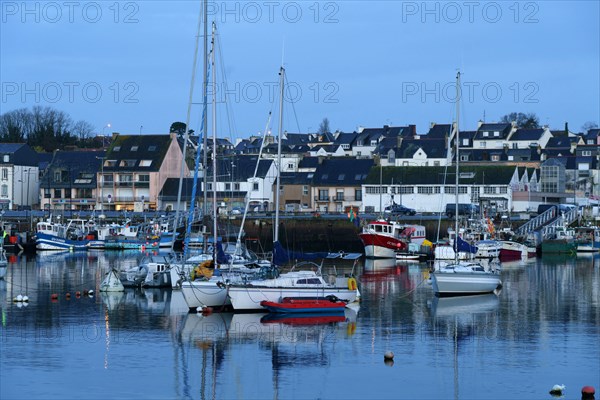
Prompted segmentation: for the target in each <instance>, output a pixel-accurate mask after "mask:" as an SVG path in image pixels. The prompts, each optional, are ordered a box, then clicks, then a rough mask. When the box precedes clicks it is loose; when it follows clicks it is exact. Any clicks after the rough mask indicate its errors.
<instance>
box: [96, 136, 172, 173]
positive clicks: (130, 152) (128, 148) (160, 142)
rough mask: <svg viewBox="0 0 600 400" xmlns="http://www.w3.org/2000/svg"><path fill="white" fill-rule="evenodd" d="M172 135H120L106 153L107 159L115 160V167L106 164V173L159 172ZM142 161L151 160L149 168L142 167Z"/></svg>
mask: <svg viewBox="0 0 600 400" xmlns="http://www.w3.org/2000/svg"><path fill="white" fill-rule="evenodd" d="M170 143H171V136H170V135H118V136H117V137H116V138H114V139H113V141H112V143H111V145H110V147H109V149H108V150H107V152H106V159H107V161H108V160H114V161H115V164H114V166H109V165H107V163H105V164H104V171H105V172H115V171H118V172H132V171H136V172H144V171H147V172H157V171H158V170H159V169H160V167H161V165H162V163H163V160H164V158H165V156H166V154H167V150H168V149H169V144H170ZM142 160H150V161H151V163H150V165H149V166H144V167H143V166H140V162H141V161H142Z"/></svg>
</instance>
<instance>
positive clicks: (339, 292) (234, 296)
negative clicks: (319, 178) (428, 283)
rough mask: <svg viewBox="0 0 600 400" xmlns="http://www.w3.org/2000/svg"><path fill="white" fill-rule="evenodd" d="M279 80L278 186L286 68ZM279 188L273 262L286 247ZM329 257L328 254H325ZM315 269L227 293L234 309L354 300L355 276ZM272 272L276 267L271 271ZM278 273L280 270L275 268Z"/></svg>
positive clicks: (232, 287) (233, 288)
mask: <svg viewBox="0 0 600 400" xmlns="http://www.w3.org/2000/svg"><path fill="white" fill-rule="evenodd" d="M279 79H280V93H279V95H280V108H279V135H278V141H277V162H278V168H277V170H278V173H277V179H276V183H275V187H279V181H280V173H279V164H280V162H281V141H282V131H283V96H284V85H285V69H284V68H283V67H281V68H280V70H279ZM279 194H280V193H279V190H276V191H275V224H274V228H275V232H274V238H275V240H274V251H273V252H274V264H276V265H277V264H278V262H277V253H278V252H279V254H281V253H284V252H285V250H284V249H283V248H282V247H281V245H280V244H279V241H278V239H279ZM324 256H325V257H324V258H327V257H328V255H324ZM311 264H312V265H313V266H315V267H316V268H314V270H312V269H311V270H308V271H300V270H292V271H290V272H288V273H285V274H281V275H278V276H272V277H271V278H269V279H255V280H251V281H249V282H247V283H230V284H228V286H227V295H228V297H229V299H230V301H231V305H232V306H233V308H234V310H236V311H239V310H264V307H263V306H262V305H261V302H262V301H263V300H265V301H271V302H280V301H281V300H282V299H283V298H286V297H292V298H293V297H296V298H297V297H302V298H324V297H326V296H335V297H337V298H339V299H340V300H343V301H346V302H354V301H355V300H356V299H357V296H358V287H357V284H356V279H354V278H353V277H335V276H332V277H331V279H330V280H329V281H325V279H324V278H323V276H322V275H321V266H320V265H317V264H314V263H311ZM271 271H273V270H271ZM274 271H275V272H276V271H277V270H274Z"/></svg>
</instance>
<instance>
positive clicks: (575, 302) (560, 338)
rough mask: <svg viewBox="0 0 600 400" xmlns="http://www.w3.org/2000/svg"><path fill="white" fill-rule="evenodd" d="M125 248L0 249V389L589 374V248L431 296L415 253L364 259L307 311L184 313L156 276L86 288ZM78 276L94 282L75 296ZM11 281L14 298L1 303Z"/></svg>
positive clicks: (34, 395)
mask: <svg viewBox="0 0 600 400" xmlns="http://www.w3.org/2000/svg"><path fill="white" fill-rule="evenodd" d="M139 259H140V253H139V252H133V253H123V252H121V253H111V252H89V253H82V254H76V253H71V254H39V255H37V256H30V257H29V258H26V257H25V256H23V257H20V256H19V257H17V256H15V257H11V259H10V263H9V267H8V272H7V275H6V277H5V279H4V280H0V307H1V313H2V325H1V328H0V329H1V331H0V332H1V335H0V350H1V351H0V398H2V399H76V398H77V399H80V398H89V399H127V398H144V399H159V398H160V399H175V398H178V399H179V398H183V399H187V398H190V399H233V398H241V399H264V398H281V399H289V398H295V399H305V398H307V399H314V398H340V399H365V398H377V399H379V398H390V399H415V398H423V399H482V398H492V399H551V398H552V396H551V395H550V394H548V391H549V390H550V388H551V387H552V386H553V385H554V384H565V385H566V391H565V394H566V398H569V399H578V398H580V390H581V387H582V386H585V385H592V386H594V387H595V388H596V390H599V389H600V344H599V343H600V267H599V265H600V259H599V258H598V257H597V256H594V257H592V256H587V257H577V258H575V257H573V258H549V257H545V258H542V259H536V260H531V261H528V262H515V263H510V264H504V265H503V271H502V279H503V282H504V287H503V289H502V291H501V292H500V294H499V295H498V296H495V295H486V296H475V297H462V298H443V299H438V298H436V297H435V296H434V295H433V292H432V289H431V286H430V285H429V284H428V283H427V281H426V271H427V266H426V265H425V264H407V263H404V264H395V263H394V262H393V261H392V262H390V261H379V260H376V261H372V260H365V261H362V262H361V263H360V265H359V269H358V271H357V272H358V275H359V284H360V289H361V294H362V301H361V303H360V306H359V307H355V308H353V309H348V310H347V311H346V313H345V315H344V317H341V318H340V317H319V318H313V319H310V320H308V321H307V320H301V321H298V320H296V319H280V320H278V319H274V318H270V317H268V316H267V315H266V314H234V313H213V314H211V315H208V316H202V315H197V314H189V313H188V312H187V307H186V305H185V302H184V301H183V298H182V297H181V293H180V292H178V291H171V290H158V289H152V290H133V289H131V290H126V291H125V292H123V293H114V294H109V295H105V294H102V293H98V292H97V288H98V286H99V283H100V282H101V281H102V279H103V276H104V274H105V273H106V272H107V271H108V269H109V267H110V266H115V267H117V268H120V269H125V268H127V267H129V266H132V265H136V263H137V262H138V260H139ZM336 267H337V268H346V269H349V268H350V267H351V266H350V265H343V264H341V263H340V264H338V265H336ZM85 289H94V290H96V293H95V294H94V296H92V297H89V296H84V295H81V296H80V297H77V296H76V292H77V291H80V292H83V291H84V290H85ZM67 293H70V294H71V296H70V298H68V297H67ZM18 294H27V295H28V296H29V298H30V302H29V304H27V305H22V304H18V303H13V301H12V299H13V298H14V297H15V296H17V295H18ZM52 294H57V295H58V299H56V300H52ZM386 351H392V352H393V353H394V354H395V357H394V361H393V363H385V362H384V357H383V355H384V353H385V352H386Z"/></svg>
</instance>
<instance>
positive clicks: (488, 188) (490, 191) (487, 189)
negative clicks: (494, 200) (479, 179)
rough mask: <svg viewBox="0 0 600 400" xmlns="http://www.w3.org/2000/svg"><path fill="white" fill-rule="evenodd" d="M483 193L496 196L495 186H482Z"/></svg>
mask: <svg viewBox="0 0 600 400" xmlns="http://www.w3.org/2000/svg"><path fill="white" fill-rule="evenodd" d="M483 193H484V194H496V187H495V186H484V187H483Z"/></svg>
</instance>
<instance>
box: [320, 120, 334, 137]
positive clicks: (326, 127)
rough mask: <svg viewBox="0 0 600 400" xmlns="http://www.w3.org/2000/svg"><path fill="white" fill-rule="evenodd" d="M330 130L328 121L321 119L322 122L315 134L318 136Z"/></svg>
mask: <svg viewBox="0 0 600 400" xmlns="http://www.w3.org/2000/svg"><path fill="white" fill-rule="evenodd" d="M330 132H331V131H330V128H329V119H327V117H325V118H323V121H321V123H320V124H319V130H318V131H317V133H319V134H321V135H322V134H324V133H330Z"/></svg>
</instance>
